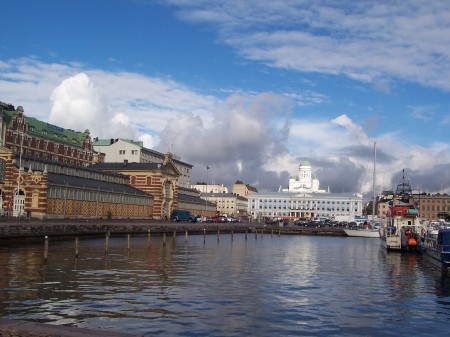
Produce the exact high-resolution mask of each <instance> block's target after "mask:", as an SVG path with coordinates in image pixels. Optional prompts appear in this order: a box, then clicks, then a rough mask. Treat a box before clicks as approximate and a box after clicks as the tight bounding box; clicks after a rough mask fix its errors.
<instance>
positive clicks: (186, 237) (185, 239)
mask: <svg viewBox="0 0 450 337" xmlns="http://www.w3.org/2000/svg"><path fill="white" fill-rule="evenodd" d="M187 241H188V230H187V229H186V233H185V238H184V242H187Z"/></svg>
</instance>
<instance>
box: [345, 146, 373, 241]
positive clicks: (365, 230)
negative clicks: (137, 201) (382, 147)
mask: <svg viewBox="0 0 450 337" xmlns="http://www.w3.org/2000/svg"><path fill="white" fill-rule="evenodd" d="M376 157H377V143H376V142H374V143H373V158H374V159H373V195H374V199H373V204H372V220H374V219H375V169H376V166H375V165H376ZM351 223H354V225H353V226H350V224H351ZM344 232H345V234H347V236H352V237H362V238H375V239H376V238H379V237H380V232H379V229H378V227H377V226H376V224H375V223H373V224H372V225H371V224H370V222H369V218H368V217H367V216H355V217H354V218H353V219H352V220H350V221H349V227H348V228H344Z"/></svg>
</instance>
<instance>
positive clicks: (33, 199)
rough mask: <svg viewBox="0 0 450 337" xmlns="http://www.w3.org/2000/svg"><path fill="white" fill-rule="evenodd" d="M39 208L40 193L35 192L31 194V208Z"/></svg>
mask: <svg viewBox="0 0 450 337" xmlns="http://www.w3.org/2000/svg"><path fill="white" fill-rule="evenodd" d="M38 206H39V191H38V190H34V191H33V192H32V194H31V208H37V207H38Z"/></svg>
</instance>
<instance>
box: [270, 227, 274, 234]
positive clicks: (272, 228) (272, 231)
mask: <svg viewBox="0 0 450 337" xmlns="http://www.w3.org/2000/svg"><path fill="white" fill-rule="evenodd" d="M270 236H273V228H272V233H270Z"/></svg>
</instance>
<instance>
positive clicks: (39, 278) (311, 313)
mask: <svg viewBox="0 0 450 337" xmlns="http://www.w3.org/2000/svg"><path fill="white" fill-rule="evenodd" d="M79 251H80V253H79V258H78V259H76V258H75V246H74V242H51V244H50V247H49V254H48V256H49V257H48V261H47V263H43V245H42V246H41V245H33V246H15V247H2V248H0V264H1V267H2V270H3V275H2V277H1V279H0V313H1V315H2V316H6V317H10V318H24V319H29V320H37V321H43V322H52V323H54V324H67V325H74V326H79V327H87V328H93V329H106V330H108V329H110V330H114V331H122V332H131V333H136V334H148V335H153V336H155V335H160V334H162V335H211V336H216V335H220V336H243V335H266V336H267V335H318V334H320V335H330V336H342V335H355V334H356V335H377V336H383V335H385V336H387V335H392V334H394V333H397V334H400V335H404V334H405V333H408V332H411V333H412V332H414V331H417V329H422V327H421V326H420V324H419V320H423V319H424V318H426V322H427V323H426V325H427V329H428V330H427V331H429V332H430V333H433V334H434V335H439V334H440V333H441V332H442V331H443V330H442V324H444V322H447V321H448V318H449V305H448V303H449V302H448V296H449V282H448V279H443V278H442V277H440V275H439V277H438V276H437V275H436V274H434V273H432V272H431V270H428V269H427V267H426V266H425V265H424V264H423V263H422V261H421V257H420V256H418V255H402V254H396V253H394V254H390V253H389V254H387V253H385V252H384V251H382V250H381V249H380V247H379V244H378V241H377V240H373V239H363V238H337V237H307V236H277V235H275V236H271V235H270V234H269V235H265V236H263V237H261V236H260V235H258V237H251V236H249V239H248V240H245V238H244V234H242V235H240V234H239V235H236V234H235V235H234V238H233V240H232V239H231V236H229V235H221V236H220V240H217V238H216V236H208V237H207V238H206V242H205V243H204V242H203V236H201V235H200V236H191V237H189V240H188V241H187V242H186V241H185V238H184V236H178V237H176V238H170V239H168V240H167V242H166V243H165V244H164V243H163V240H162V238H160V237H155V238H152V241H151V245H150V247H148V242H147V238H145V237H136V238H132V240H131V249H130V250H128V249H127V240H126V238H110V241H109V253H108V254H107V255H105V245H104V240H102V239H95V240H82V241H80V249H79Z"/></svg>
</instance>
